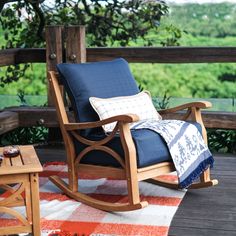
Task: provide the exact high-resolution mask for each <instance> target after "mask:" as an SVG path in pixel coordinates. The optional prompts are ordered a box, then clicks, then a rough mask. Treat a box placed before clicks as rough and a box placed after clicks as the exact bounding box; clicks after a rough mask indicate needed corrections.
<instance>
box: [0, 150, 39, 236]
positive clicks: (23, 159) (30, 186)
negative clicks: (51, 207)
mask: <svg viewBox="0 0 236 236" xmlns="http://www.w3.org/2000/svg"><path fill="white" fill-rule="evenodd" d="M19 149H20V154H19V155H18V156H16V157H12V158H7V157H5V158H4V161H3V162H2V164H1V166H0V187H1V188H3V189H5V190H6V191H8V192H9V193H10V194H8V195H7V197H5V198H3V199H1V200H0V212H1V213H7V214H10V215H12V216H14V217H15V218H16V219H18V220H19V221H20V222H21V224H20V225H13V226H6V227H0V235H8V234H18V233H33V235H34V236H39V235H40V212H39V211H40V210H39V182H38V173H39V172H41V171H42V166H41V164H40V162H39V160H38V157H37V155H36V153H35V150H34V148H33V146H19ZM2 153H3V148H0V154H2ZM12 184H19V187H18V188H17V189H14V188H12ZM22 193H25V197H24V198H23V197H22ZM15 206H25V208H26V218H25V217H24V216H23V215H21V214H20V213H18V212H17V211H16V210H14V209H13V208H12V207H15ZM0 222H1V218H0Z"/></svg>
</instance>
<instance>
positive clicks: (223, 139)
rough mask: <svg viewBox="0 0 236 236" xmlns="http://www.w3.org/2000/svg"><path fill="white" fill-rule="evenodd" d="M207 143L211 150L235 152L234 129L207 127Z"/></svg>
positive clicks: (235, 137) (235, 134)
mask: <svg viewBox="0 0 236 236" xmlns="http://www.w3.org/2000/svg"><path fill="white" fill-rule="evenodd" d="M208 145H209V148H210V150H211V151H212V152H227V153H236V131H235V130H221V129H209V130H208Z"/></svg>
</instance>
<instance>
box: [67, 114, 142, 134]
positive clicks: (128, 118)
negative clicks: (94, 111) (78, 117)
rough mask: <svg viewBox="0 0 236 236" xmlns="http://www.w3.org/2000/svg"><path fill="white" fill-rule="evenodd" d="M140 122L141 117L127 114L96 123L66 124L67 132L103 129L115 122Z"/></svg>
mask: <svg viewBox="0 0 236 236" xmlns="http://www.w3.org/2000/svg"><path fill="white" fill-rule="evenodd" d="M138 120H139V117H138V116H137V115H135V114H125V115H118V116H113V117H110V118H107V119H104V120H99V121H94V122H83V123H68V124H64V127H65V129H66V130H77V129H91V128H96V127H101V126H103V125H106V124H109V123H113V122H124V123H132V122H136V121H138Z"/></svg>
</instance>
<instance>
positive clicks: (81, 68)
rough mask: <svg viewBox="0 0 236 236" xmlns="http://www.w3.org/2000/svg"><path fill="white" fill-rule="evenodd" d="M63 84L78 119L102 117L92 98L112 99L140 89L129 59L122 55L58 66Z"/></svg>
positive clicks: (92, 119)
mask: <svg viewBox="0 0 236 236" xmlns="http://www.w3.org/2000/svg"><path fill="white" fill-rule="evenodd" d="M57 69H58V71H59V73H60V75H61V78H62V83H63V84H64V86H65V88H66V91H67V93H68V95H69V97H70V100H71V102H72V106H73V109H74V110H75V115H76V120H77V121H80V122H89V121H96V120H98V119H99V118H98V116H97V114H96V112H95V111H94V110H93V108H92V106H91V105H90V103H89V97H92V96H93V97H99V98H110V97H116V96H129V95H134V94H137V93H138V92H139V89H138V86H137V84H136V82H135V80H134V78H133V76H132V74H131V71H130V69H129V65H128V63H127V61H125V60H124V59H122V58H119V59H115V60H112V61H103V62H93V63H83V64H67V63H62V64H58V65H57Z"/></svg>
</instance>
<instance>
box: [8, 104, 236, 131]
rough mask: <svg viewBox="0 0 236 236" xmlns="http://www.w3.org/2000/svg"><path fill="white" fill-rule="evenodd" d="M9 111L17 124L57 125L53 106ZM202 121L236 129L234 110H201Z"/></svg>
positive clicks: (165, 116) (213, 125) (20, 108)
mask: <svg viewBox="0 0 236 236" xmlns="http://www.w3.org/2000/svg"><path fill="white" fill-rule="evenodd" d="M5 111H11V112H14V113H17V114H18V115H19V126H20V127H29V126H35V125H36V126H37V125H44V126H46V127H59V123H58V121H57V115H56V110H55V108H53V107H12V108H7V109H5ZM29 114H30V115H29ZM67 114H68V116H69V120H71V121H72V120H74V116H73V113H72V112H68V111H67ZM182 114H183V113H181V112H178V113H173V114H168V115H166V114H165V115H163V118H164V119H180V118H181V116H182ZM202 116H203V121H204V124H205V126H206V127H207V128H219V129H234V130H236V113H235V112H216V111H203V112H202Z"/></svg>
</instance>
